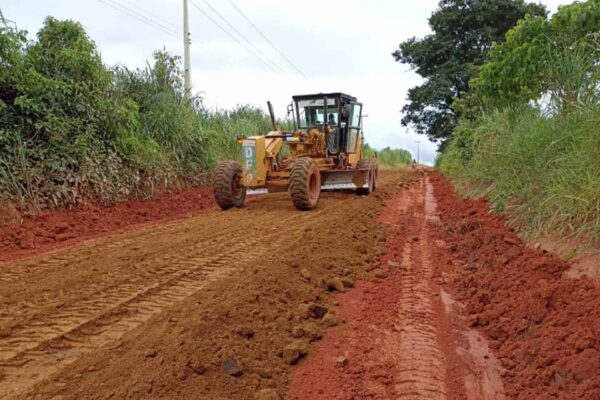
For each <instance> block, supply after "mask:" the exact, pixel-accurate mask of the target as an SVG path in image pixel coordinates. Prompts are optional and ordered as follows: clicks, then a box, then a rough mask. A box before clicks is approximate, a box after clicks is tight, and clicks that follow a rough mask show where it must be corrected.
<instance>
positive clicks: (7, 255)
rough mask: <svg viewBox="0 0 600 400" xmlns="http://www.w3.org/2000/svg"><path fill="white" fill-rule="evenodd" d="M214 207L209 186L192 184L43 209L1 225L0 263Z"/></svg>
mask: <svg viewBox="0 0 600 400" xmlns="http://www.w3.org/2000/svg"><path fill="white" fill-rule="evenodd" d="M215 207H216V205H215V202H214V200H213V194H212V189H211V188H208V187H194V188H188V189H182V190H178V191H175V192H169V193H164V194H162V195H160V196H159V197H157V198H155V199H152V200H147V201H127V202H124V203H119V204H116V205H114V206H109V207H99V206H98V207H89V208H84V209H75V210H57V211H52V212H47V213H43V214H40V215H38V216H35V217H29V218H25V219H24V220H23V222H22V223H21V224H18V225H17V224H10V225H5V226H1V227H0V264H2V263H5V262H7V261H15V260H18V259H21V258H24V257H28V256H32V255H36V254H40V253H44V252H47V251H50V250H54V249H58V248H65V247H69V246H72V245H75V244H79V243H81V242H83V241H86V240H89V239H93V238H97V237H101V236H105V235H108V234H111V233H116V232H120V231H123V230H124V229H126V228H131V227H138V226H141V225H146V224H148V223H151V222H154V221H157V222H158V221H160V222H164V221H166V220H172V219H176V218H180V217H183V216H188V215H190V214H194V213H198V212H204V211H207V210H213V209H215Z"/></svg>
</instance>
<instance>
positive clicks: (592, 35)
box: [438, 0, 600, 241]
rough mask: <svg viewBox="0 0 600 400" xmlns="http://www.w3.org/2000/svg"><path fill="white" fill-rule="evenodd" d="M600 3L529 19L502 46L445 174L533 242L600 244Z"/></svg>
mask: <svg viewBox="0 0 600 400" xmlns="http://www.w3.org/2000/svg"><path fill="white" fill-rule="evenodd" d="M599 27H600V0H588V1H586V2H582V3H573V4H572V5H569V6H563V7H561V8H560V9H559V11H558V12H557V13H556V14H555V15H553V16H552V18H551V19H549V20H548V19H546V18H543V17H527V18H525V19H524V20H522V21H520V22H519V23H518V24H517V25H516V26H515V27H514V28H513V29H512V30H510V31H509V32H508V34H507V35H506V41H505V42H504V43H503V44H498V45H495V46H494V47H493V48H492V49H491V51H490V53H489V55H488V62H487V63H486V64H485V65H483V67H482V68H481V73H480V74H479V76H478V77H477V78H475V79H473V80H472V81H471V86H472V87H473V90H472V91H471V92H470V94H469V95H468V96H465V97H463V98H462V99H461V100H459V101H456V102H455V104H454V106H455V107H456V108H458V109H460V111H461V112H462V115H463V118H462V119H461V121H460V122H459V125H458V127H457V128H456V129H455V130H454V132H453V139H452V141H451V143H450V144H449V146H448V148H447V149H446V151H445V152H444V153H443V154H442V155H441V157H440V158H439V160H438V166H439V167H440V168H441V169H442V170H443V171H445V172H446V173H447V175H448V176H450V177H451V178H452V179H453V180H454V181H455V182H457V183H458V185H459V187H460V188H461V189H462V190H463V191H464V192H465V193H469V194H471V195H478V194H481V193H485V194H487V195H488V198H489V199H490V201H491V203H492V204H493V206H494V207H495V208H496V209H497V210H504V211H508V214H509V215H510V217H511V221H512V222H513V223H514V224H515V226H516V227H518V228H520V229H521V230H522V231H523V232H525V233H529V234H534V235H539V234H545V233H555V234H559V235H578V236H581V237H583V238H586V239H588V240H591V241H599V240H600V134H599V133H598V126H600V92H599V90H600V33H599Z"/></svg>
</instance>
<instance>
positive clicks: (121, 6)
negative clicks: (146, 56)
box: [98, 0, 179, 39]
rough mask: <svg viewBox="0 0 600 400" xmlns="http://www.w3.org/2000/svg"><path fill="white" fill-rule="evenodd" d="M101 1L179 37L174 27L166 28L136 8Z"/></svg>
mask: <svg viewBox="0 0 600 400" xmlns="http://www.w3.org/2000/svg"><path fill="white" fill-rule="evenodd" d="M98 1H99V2H100V3H103V4H105V5H107V6H109V7H111V8H113V9H115V10H117V11H119V12H121V13H123V14H127V15H128V16H130V17H131V18H134V19H136V20H138V21H140V22H142V23H144V24H146V25H148V26H151V27H153V28H155V29H158V30H160V31H162V32H164V33H166V34H168V35H171V36H173V37H176V38H178V39H179V34H177V33H175V31H174V30H173V29H169V28H165V27H164V26H163V25H162V24H160V23H157V22H156V21H153V20H151V19H149V18H146V17H144V16H141V15H139V14H138V13H136V11H135V10H132V9H131V8H128V7H126V6H123V5H122V4H119V3H115V2H113V1H112V0H98Z"/></svg>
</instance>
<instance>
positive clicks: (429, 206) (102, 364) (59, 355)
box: [0, 171, 600, 400]
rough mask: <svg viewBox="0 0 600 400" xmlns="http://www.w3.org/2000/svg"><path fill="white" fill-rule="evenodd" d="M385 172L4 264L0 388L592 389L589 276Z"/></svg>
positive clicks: (214, 393) (468, 394) (409, 392)
mask: <svg viewBox="0 0 600 400" xmlns="http://www.w3.org/2000/svg"><path fill="white" fill-rule="evenodd" d="M381 179H382V181H381V186H380V190H379V191H378V192H377V193H375V194H374V195H371V196H368V197H357V196H355V195H354V194H352V193H324V194H323V197H322V200H321V202H320V205H319V208H318V209H317V210H315V211H313V212H308V213H301V212H298V211H296V210H295V209H294V208H293V206H292V204H291V202H290V201H289V198H288V197H287V196H286V195H285V194H281V195H269V196H266V197H264V198H260V199H257V200H256V201H252V202H250V203H249V204H248V205H247V207H245V208H243V209H239V210H238V209H236V210H230V211H228V212H220V211H211V212H206V213H203V214H200V215H196V216H193V217H189V218H186V219H183V220H178V221H171V222H167V223H162V224H159V225H154V226H147V227H144V228H141V229H136V230H130V231H125V232H121V233H118V234H115V235H112V236H109V237H105V238H102V239H97V240H95V241H94V242H92V243H87V244H82V245H80V246H79V247H76V248H70V249H63V250H60V251H58V252H55V253H52V254H49V255H43V254H42V255H37V256H35V257H34V258H29V259H26V260H22V261H18V262H13V263H11V264H5V265H2V266H1V267H0V304H1V309H0V399H13V398H14V399H31V398H33V399H57V400H58V399H62V400H64V399H108V398H115V399H121V398H128V399H149V398H150V399H173V398H186V399H210V400H213V399H217V400H218V399H235V400H238V399H239V400H245V399H250V400H252V399H254V398H255V396H257V397H256V398H257V399H259V400H269V399H277V398H280V397H279V396H281V398H283V397H284V395H285V397H286V398H289V399H395V398H399V399H404V398H406V399H502V398H504V397H506V398H509V399H510V398H527V399H530V398H531V399H537V398H540V399H542V398H543V399H547V398H560V399H570V398H590V399H596V398H598V397H592V396H598V395H599V393H600V389H599V387H600V386H598V385H599V383H598V378H597V377H594V376H592V375H590V373H588V372H587V371H588V368H591V369H592V370H597V368H600V357H597V355H598V354H600V353H598V347H599V346H600V342H599V340H598V338H599V337H600V328H599V327H598V323H597V321H599V320H600V318H598V317H597V313H598V310H600V298H599V296H598V294H597V293H598V291H597V290H596V289H595V288H597V287H596V286H595V283H593V282H591V281H588V280H585V279H582V280H577V281H573V280H567V279H563V278H562V277H561V273H562V271H564V270H565V269H566V268H568V266H565V265H564V263H562V262H560V261H559V260H555V259H553V258H552V257H550V256H548V255H543V257H545V258H543V259H544V260H545V261H544V263H542V264H541V267H539V266H538V267H535V268H537V269H536V271H537V272H535V274H534V273H533V272H532V273H529V272H527V271H528V270H527V268H529V267H528V266H527V265H529V264H527V265H525V264H524V263H523V260H525V259H527V260H532V261H535V260H537V261H539V259H540V257H542V256H540V255H539V254H537V253H535V252H533V253H532V252H531V251H530V250H527V249H526V248H525V246H524V245H523V244H522V243H520V242H519V240H518V238H516V236H514V234H513V233H510V230H508V229H507V228H505V227H504V225H502V222H501V217H488V216H487V214H485V213H486V212H487V209H485V210H484V209H483V208H482V207H479V205H478V203H473V204H475V205H472V204H471V203H466V202H462V201H461V200H459V199H457V198H455V197H452V196H453V195H452V194H451V189H449V187H448V186H447V183H445V181H443V178H441V177H439V176H434V177H430V176H429V175H426V174H423V173H420V172H419V173H412V172H408V171H395V172H388V173H384V174H382V178H381ZM477 207H479V208H477ZM473 210H475V211H473ZM480 210H481V211H480ZM488 218H496V219H494V220H493V221H492V222H493V224H492V223H489V222H488V221H487V220H486V219H488ZM488 224H490V226H494V227H495V228H494V229H496V230H488V229H487V226H488ZM499 232H500V233H499ZM473 235H474V236H473ZM476 238H479V239H480V240H482V241H483V242H481V243H478V244H477V243H476V244H474V242H473V241H474V240H475V239H476ZM499 243H501V244H502V246H500V244H499ZM486 246H489V248H488V247H486ZM495 251H498V252H500V253H499V254H497V253H494V252H495ZM530 254H533V255H530ZM527 257H529V258H527ZM482 260H483V261H485V262H486V263H487V264H485V267H480V261H482ZM512 260H516V261H515V262H519V263H521V264H519V266H520V267H519V268H520V269H519V274H521V275H520V276H518V277H516V276H514V275H510V273H511V271H512V270H510V268H511V262H512ZM496 261H498V262H500V261H501V262H502V264H501V265H500V264H499V265H500V266H498V267H497V268H496V267H495V266H494V265H495V264H494V263H495V262H496ZM535 265H538V264H535ZM488 266H494V267H493V268H492V267H490V268H488ZM473 268H475V269H473ZM501 268H506V269H507V271H505V272H504V273H503V274H500V273H499V272H498V271H499V270H500V269H501ZM532 268H533V267H532ZM540 269H541V270H542V271H539V270H540ZM528 273H529V275H527V274H528ZM504 275H510V276H511V279H512V280H514V279H517V282H523V284H522V285H521V286H520V287H519V289H518V290H520V291H521V292H517V293H519V295H522V299H523V300H522V302H523V304H522V307H524V309H521V308H518V307H515V308H517V309H518V310H514V311H511V310H512V309H511V310H506V309H504V308H502V309H500V308H496V309H494V308H493V305H500V304H507V302H508V301H509V299H510V297H511V296H512V297H516V296H514V294H511V293H510V290H508V289H506V288H509V287H511V286H510V284H509V283H507V282H508V281H505V280H504V279H503V276H504ZM532 277H533V278H532ZM490 279H493V283H490ZM528 279H532V281H531V282H532V283H531V284H529V283H527V282H528ZM540 279H542V280H543V282H542V285H546V286H545V288H546V289H545V290H546V291H545V292H544V293H543V294H542V297H541V299H546V300H545V302H544V303H543V305H539V304H538V303H537V301H538V298H536V297H535V293H536V292H535V290H538V288H539V284H538V282H539V281H540ZM494 284H495V285H497V286H498V289H497V290H496V291H493V292H490V290H489V288H490V287H491V285H494ZM353 286H354V288H351V287H353ZM548 287H550V288H551V289H552V290H553V291H551V293H548V290H550V289H548ZM566 290H569V291H574V292H575V293H577V296H572V297H573V299H571V298H566V297H565V296H562V297H560V296H558V294H560V293H563V291H566ZM557 293H558V294H557ZM544 296H545V297H544ZM491 299H493V301H491ZM475 300H476V301H475ZM557 301H559V302H560V304H562V308H566V309H568V310H570V312H571V314H572V315H575V316H576V321H575V322H570V323H567V324H566V325H565V324H564V323H563V325H560V326H561V327H562V328H558V326H559V325H558V324H559V322H560V321H559V320H560V318H559V316H558V314H557V313H558V312H559V308H558V307H555V306H553V304H556V303H555V302H557ZM481 304H483V305H481ZM582 304H585V305H586V306H585V307H583V306H582ZM498 307H499V306H498ZM540 307H545V308H543V310H541V309H540ZM578 308H579V309H580V310H579V311H577V310H578ZM528 309H529V310H532V312H535V313H536V314H535V318H531V317H530V315H529V314H527V310H528ZM517 311H518V312H517ZM521 311H522V312H521ZM523 313H525V314H523ZM542 314H543V315H542ZM540 315H541V316H540ZM523 318H525V319H526V320H527V321H531V322H530V323H529V325H527V326H526V327H525V328H523ZM503 327H505V328H504V330H503ZM474 328H478V329H474ZM523 329H525V330H523ZM500 332H501V333H500ZM540 337H543V340H542V339H539V338H540ZM538 339H539V340H538ZM560 340H564V341H566V343H567V345H566V346H564V348H563V349H562V350H561V352H560V353H557V352H556V351H554V350H553V349H552V346H555V347H556V343H558V341H560ZM488 343H489V347H488ZM527 346H535V348H536V349H537V350H538V354H533V355H532V354H529V353H527V352H525V353H524V352H522V351H521V350H520V349H521V348H526V347H527ZM306 356H307V357H306ZM497 358H498V359H497ZM549 360H550V361H549ZM582 363H583V365H584V366H585V368H583V367H579V368H577V365H582ZM296 364H297V366H296ZM538 378H539V379H538ZM536 393H538V394H539V395H540V396H542V397H536ZM521 394H524V396H521V397H520V395H521ZM544 396H545V397H544ZM571 396H572V397H571ZM576 396H579V397H576ZM581 396H584V397H581ZM585 396H588V397H585Z"/></svg>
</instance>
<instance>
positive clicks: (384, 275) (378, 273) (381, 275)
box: [373, 268, 388, 279]
mask: <svg viewBox="0 0 600 400" xmlns="http://www.w3.org/2000/svg"><path fill="white" fill-rule="evenodd" d="M373 276H374V277H375V278H378V279H385V278H387V277H388V274H387V272H385V271H383V270H381V269H379V268H376V269H374V270H373Z"/></svg>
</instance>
